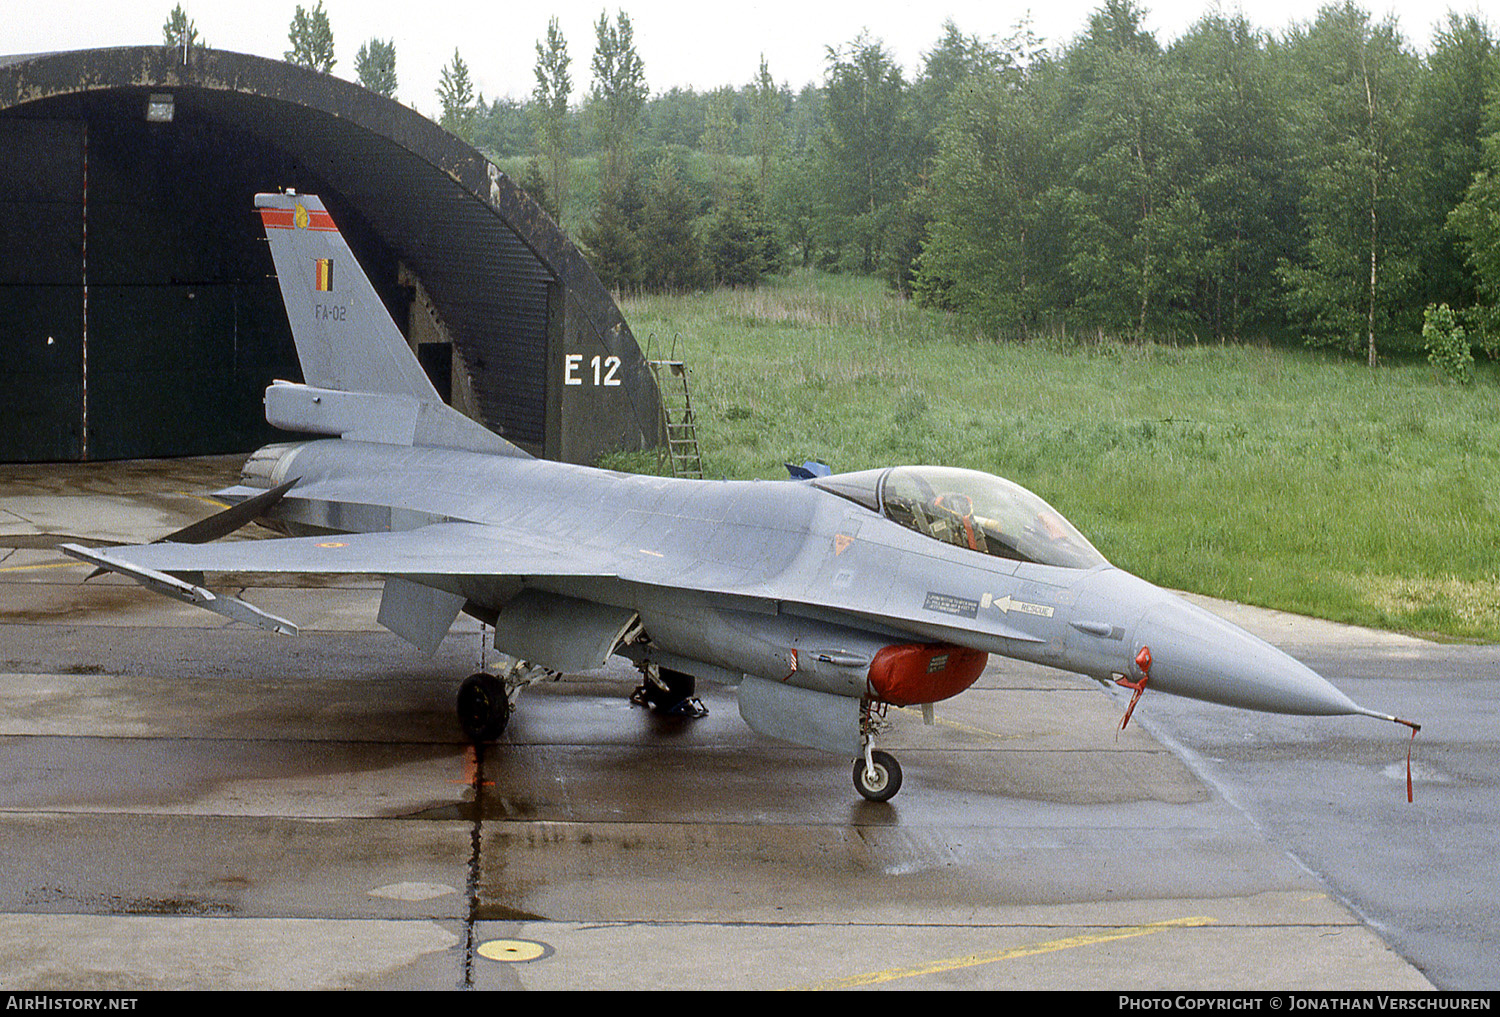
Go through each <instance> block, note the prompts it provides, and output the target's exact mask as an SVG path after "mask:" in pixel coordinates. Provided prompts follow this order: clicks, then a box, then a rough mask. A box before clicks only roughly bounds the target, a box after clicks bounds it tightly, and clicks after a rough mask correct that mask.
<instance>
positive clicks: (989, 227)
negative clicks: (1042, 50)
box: [915, 64, 1062, 337]
mask: <svg viewBox="0 0 1500 1017" xmlns="http://www.w3.org/2000/svg"><path fill="white" fill-rule="evenodd" d="M1053 71H1054V68H1053V67H1052V66H1051V65H1047V64H1041V65H1034V66H1033V67H1032V68H1031V69H1030V70H1029V71H1028V73H1027V75H1026V77H1025V78H1024V79H1023V80H1022V81H1021V82H1020V83H1019V84H1018V85H1015V86H1010V85H1007V84H1006V83H1005V82H1002V81H1001V80H999V79H998V77H996V76H995V75H993V74H992V75H991V76H989V77H987V78H985V77H981V78H979V79H976V80H974V81H971V82H969V83H967V84H965V85H963V86H961V87H960V92H959V94H960V95H961V96H962V101H961V102H958V103H956V104H955V107H954V113H953V115H952V117H951V118H950V119H949V120H948V122H947V125H946V127H945V129H944V131H943V132H942V135H941V138H940V141H939V147H938V154H937V157H936V159H935V161H934V166H933V178H932V186H931V188H930V199H929V201H930V215H931V222H930V223H929V224H928V226H927V235H928V239H927V243H926V245H925V246H924V248H923V250H922V253H921V255H920V257H919V259H918V272H917V278H916V282H915V286H916V290H917V296H918V297H919V299H921V300H922V301H923V302H925V303H929V304H934V305H938V306H951V307H957V308H962V309H964V310H967V311H970V312H973V313H974V314H975V315H976V316H977V317H978V319H979V320H980V322H981V323H982V324H983V326H984V327H985V328H986V329H988V330H991V331H995V332H1006V331H1009V332H1012V333H1014V334H1019V335H1020V336H1022V337H1025V336H1027V335H1029V333H1030V330H1031V328H1032V327H1033V326H1034V325H1035V324H1036V322H1037V321H1038V320H1039V319H1040V317H1041V316H1042V314H1043V313H1044V311H1045V309H1046V308H1047V307H1048V306H1049V305H1050V304H1051V302H1052V300H1051V299H1049V295H1048V293H1047V286H1048V280H1049V276H1052V275H1054V274H1055V266H1057V265H1058V264H1059V263H1060V262H1061V260H1062V259H1061V258H1060V257H1059V252H1058V249H1057V248H1058V243H1059V233H1058V231H1059V225H1060V220H1061V216H1060V214H1059V211H1058V208H1057V205H1058V199H1057V194H1056V191H1055V186H1056V184H1057V182H1058V180H1059V178H1060V176H1061V172H1062V167H1061V162H1062V150H1061V146H1060V145H1059V144H1058V143H1057V140H1056V139H1057V135H1058V129H1057V111H1056V110H1055V109H1054V107H1055V105H1056V101H1057V93H1056V89H1055V87H1054V85H1053V78H1054V77H1055V75H1054V73H1053Z"/></svg>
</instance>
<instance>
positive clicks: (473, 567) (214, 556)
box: [60, 522, 617, 633]
mask: <svg viewBox="0 0 1500 1017" xmlns="http://www.w3.org/2000/svg"><path fill="white" fill-rule="evenodd" d="M60 550H62V551H63V552H65V553H67V554H69V555H71V556H72V557H74V558H78V559H81V560H83V561H86V562H90V563H92V564H94V565H97V566H99V567H100V568H103V569H108V570H109V571H111V572H118V573H120V574H121V575H124V576H129V577H130V578H131V579H134V580H135V581H136V582H138V583H140V584H141V585H142V586H145V587H147V588H148V589H151V590H154V591H155V592H157V593H161V594H165V595H166V596H169V597H172V598H173V599H175V600H180V601H183V602H184V603H189V604H195V605H197V606H199V607H203V608H206V609H208V610H210V611H214V612H216V613H218V614H221V615H224V616H225V617H226V618H231V619H233V620H234V621H240V622H246V623H248V624H251V625H256V626H259V627H261V628H265V629H271V630H273V631H277V632H286V633H295V632H296V631H297V627H296V626H295V625H294V624H292V623H291V622H289V621H287V620H286V619H284V618H278V617H276V616H275V615H271V614H268V613H267V612H265V611H262V610H261V609H260V608H257V607H254V606H253V605H251V604H248V603H246V602H245V601H242V600H238V599H236V598H234V597H226V596H221V595H218V594H215V593H213V592H212V591H210V590H208V589H206V588H205V587H203V586H202V585H201V584H202V579H201V578H198V577H197V575H196V574H201V573H203V572H290V573H305V574H322V575H352V574H363V573H371V574H375V575H384V576H395V577H400V576H434V575H456V576H463V575H476V576H478V575H482V576H555V577H576V578H585V577H586V578H613V577H615V576H616V574H617V573H615V572H614V571H611V570H609V569H608V568H603V569H601V568H600V567H599V565H598V563H597V560H588V559H585V558H584V557H583V556H582V555H579V554H578V553H577V551H576V549H574V548H572V547H570V546H569V545H567V544H565V543H563V542H561V541H549V540H546V539H545V538H538V537H537V536H535V535H533V534H516V533H510V532H507V533H505V534H504V537H503V539H502V538H501V535H500V534H499V533H498V532H497V531H495V530H494V529H493V528H491V527H487V526H481V525H478V524H475V523H457V522H454V523H434V524H432V525H430V526H423V527H420V528H418V529H414V530H398V531H395V532H389V533H386V532H382V533H351V534H338V535H331V536H319V537H290V538H282V539H277V540H244V541H232V542H229V543H221V544H178V543H171V542H167V543H157V544H138V545H134V546H128V547H108V548H104V547H99V548H87V547H82V546H80V545H78V544H63V545H61V547H60ZM191 578H198V581H197V582H196V583H194V582H192V581H190V579H191ZM449 620H450V621H451V620H452V619H451V618H450V619H449Z"/></svg>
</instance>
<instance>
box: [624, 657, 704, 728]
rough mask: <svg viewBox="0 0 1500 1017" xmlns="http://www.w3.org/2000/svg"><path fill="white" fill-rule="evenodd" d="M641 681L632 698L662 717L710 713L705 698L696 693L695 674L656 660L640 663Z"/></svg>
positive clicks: (687, 717) (699, 715) (696, 716)
mask: <svg viewBox="0 0 1500 1017" xmlns="http://www.w3.org/2000/svg"><path fill="white" fill-rule="evenodd" d="M638 666H639V667H640V670H641V676H642V677H641V684H640V686H639V687H638V688H637V689H636V690H635V691H634V692H632V693H631V694H630V701H631V702H632V703H634V704H635V705H637V706H644V707H647V708H648V709H650V711H651V712H652V713H654V714H656V715H657V716H658V717H681V718H683V719H686V720H694V719H696V718H698V717H706V716H708V707H706V706H704V705H703V700H701V699H699V698H698V697H696V696H694V695H693V691H694V687H695V685H696V682H695V680H694V678H693V676H692V675H690V674H687V673H686V672H683V671H674V670H672V669H671V668H668V667H658V666H657V665H655V664H652V663H642V664H640V665H638Z"/></svg>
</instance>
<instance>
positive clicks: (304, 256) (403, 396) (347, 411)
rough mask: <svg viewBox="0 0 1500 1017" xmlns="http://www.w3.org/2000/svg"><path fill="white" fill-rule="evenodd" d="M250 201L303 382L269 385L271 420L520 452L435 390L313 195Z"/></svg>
mask: <svg viewBox="0 0 1500 1017" xmlns="http://www.w3.org/2000/svg"><path fill="white" fill-rule="evenodd" d="M255 207H256V208H257V209H259V210H260V218H261V222H262V223H263V224H264V225H265V229H266V241H267V242H268V243H269V244H270V246H271V260H272V261H273V262H274V263H275V265H276V278H277V281H278V282H279V283H280V285H281V298H282V300H283V301H284V302H285V303H286V314H287V319H288V320H289V321H290V323H291V326H292V339H293V340H294V341H295V342H296V344H297V359H298V360H299V361H301V363H302V375H303V379H304V381H305V382H306V385H285V384H278V385H274V386H272V387H271V388H270V389H268V390H267V393H266V418H267V419H268V420H270V422H271V423H272V424H275V425H277V426H278V427H286V428H287V429H289V430H304V431H313V432H315V433H322V434H339V435H340V436H342V437H345V438H351V439H359V440H364V441H382V442H387V443H392V444H406V445H411V444H419V445H439V446H445V447H452V448H463V449H468V450H471V451H482V452H496V453H499V454H502V455H519V456H524V455H526V453H525V452H523V451H521V450H520V449H518V448H516V447H515V446H514V445H511V444H510V443H509V442H507V441H505V439H503V438H501V437H500V436H499V435H497V434H495V433H494V432H493V431H490V430H489V429H488V428H486V427H484V426H483V425H482V424H480V423H478V422H476V421H473V420H470V419H469V418H468V417H465V416H464V415H463V414H461V413H459V412H458V411H457V410H454V409H453V408H452V407H450V406H447V405H446V404H445V403H444V402H443V401H442V399H440V398H439V397H438V394H437V390H436V389H434V388H433V387H432V382H431V381H429V380H428V379H427V375H426V373H425V372H423V370H422V367H421V365H420V364H418V363H417V358H416V357H415V356H414V355H413V354H412V351H411V347H409V346H407V344H406V340H405V338H403V337H402V335H401V332H400V330H399V329H397V328H396V323H395V322H394V321H392V320H391V316H390V312H388V311H387V310H386V309H385V305H384V304H383V303H381V301H380V297H379V295H378V294H377V293H376V292H375V287H374V286H372V285H371V284H370V280H369V278H368V277H367V276H366V275H365V273H364V270H363V269H361V268H360V265H359V262H358V261H356V260H355V258H354V253H353V252H352V251H351V250H349V245H348V244H347V243H346V242H345V241H344V237H343V235H342V234H341V233H339V229H338V227H337V226H336V225H334V222H333V217H332V216H330V215H329V214H328V211H327V209H325V208H324V207H323V202H322V201H321V200H319V198H318V197H317V196H316V195H312V194H293V193H288V194H257V195H256V196H255ZM340 394H347V396H344V395H340Z"/></svg>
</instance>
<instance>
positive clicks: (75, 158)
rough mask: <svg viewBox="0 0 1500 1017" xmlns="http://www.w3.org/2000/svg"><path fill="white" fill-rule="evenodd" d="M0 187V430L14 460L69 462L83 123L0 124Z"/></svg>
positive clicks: (74, 411) (78, 411)
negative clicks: (60, 460) (63, 460)
mask: <svg viewBox="0 0 1500 1017" xmlns="http://www.w3.org/2000/svg"><path fill="white" fill-rule="evenodd" d="M0 182H3V186H0V428H3V429H4V433H5V435H6V444H7V446H9V447H10V448H12V449H14V451H13V452H12V453H11V455H12V456H13V457H14V458H17V459H20V460H22V461H36V460H57V459H78V458H80V457H81V456H82V453H83V398H84V391H83V377H84V375H83V125H82V124H81V123H76V122H64V121H49V120H0ZM41 238H46V239H45V240H44V241H43V240H42V239H41Z"/></svg>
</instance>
